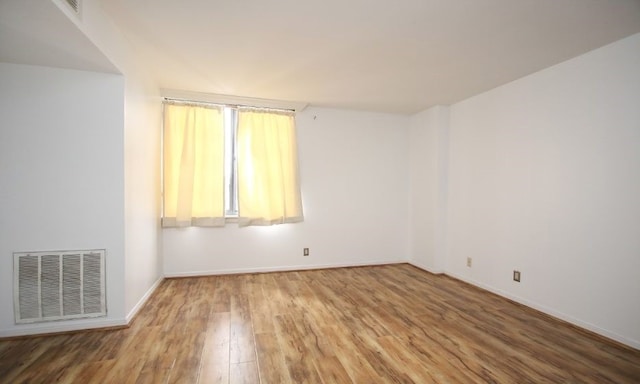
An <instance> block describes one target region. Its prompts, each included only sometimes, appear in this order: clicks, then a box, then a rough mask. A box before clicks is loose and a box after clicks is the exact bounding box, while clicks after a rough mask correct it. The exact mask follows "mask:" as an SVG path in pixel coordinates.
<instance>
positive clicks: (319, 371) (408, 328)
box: [0, 264, 640, 383]
mask: <svg viewBox="0 0 640 384" xmlns="http://www.w3.org/2000/svg"><path fill="white" fill-rule="evenodd" d="M0 382H2V383H53V382H64V383H352V382H353V383H412V382H413V383H485V382H495V383H526V382H531V383H543V382H544V383H569V382H571V383H640V351H637V350H633V349H630V348H625V347H622V346H620V345H617V344H615V343H612V342H609V341H606V340H603V339H601V338H599V337H596V336H594V335H591V334H589V333H587V332H583V331H581V330H579V329H577V328H574V327H572V326H569V325H567V324H565V323H562V322H559V321H556V320H554V319H551V318H549V317H547V316H545V315H542V314H540V313H538V312H535V311H533V310H530V309H528V308H525V307H523V306H520V305H517V304H514V303H512V302H510V301H507V300H505V299H502V298H500V297H497V296H494V295H492V294H490V293H487V292H484V291H481V290H479V289H477V288H474V287H471V286H469V285H466V284H464V283H461V282H459V281H456V280H454V279H451V278H448V277H445V276H434V275H431V274H429V273H426V272H424V271H421V270H419V269H416V268H414V267H412V266H409V265H406V264H400V265H389V266H379V267H362V268H344V269H332V270H318V271H304V272H283V273H269V274H252V275H234V276H217V277H201V278H184V279H170V280H165V281H164V282H163V283H162V284H161V286H160V287H159V288H158V290H157V292H156V294H155V295H154V296H153V297H152V298H151V299H150V301H149V302H148V304H147V305H146V306H145V307H144V308H143V309H142V311H141V312H140V314H139V315H138V317H137V318H136V319H135V321H134V322H133V324H132V326H131V327H130V328H128V329H122V330H115V331H100V332H85V333H77V334H69V335H59V336H49V337H39V338H28V339H20V340H11V341H3V342H0Z"/></svg>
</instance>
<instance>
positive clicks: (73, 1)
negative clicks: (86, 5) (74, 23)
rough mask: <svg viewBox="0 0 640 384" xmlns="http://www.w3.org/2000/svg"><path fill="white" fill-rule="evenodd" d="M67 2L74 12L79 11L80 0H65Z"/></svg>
mask: <svg viewBox="0 0 640 384" xmlns="http://www.w3.org/2000/svg"><path fill="white" fill-rule="evenodd" d="M65 1H66V3H67V4H69V6H70V7H71V9H73V11H74V12H75V13H80V1H79V0H65Z"/></svg>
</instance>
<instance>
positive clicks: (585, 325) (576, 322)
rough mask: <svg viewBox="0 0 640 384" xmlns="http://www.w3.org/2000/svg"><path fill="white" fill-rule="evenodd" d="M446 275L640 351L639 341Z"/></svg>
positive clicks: (501, 291)
mask: <svg viewBox="0 0 640 384" xmlns="http://www.w3.org/2000/svg"><path fill="white" fill-rule="evenodd" d="M444 274H445V275H447V276H449V277H452V278H454V279H456V280H460V281H462V282H465V283H467V284H471V285H473V286H475V287H478V288H480V289H483V290H485V291H489V292H491V293H493V294H496V295H498V296H502V297H504V298H506V299H509V300H511V301H514V302H516V303H518V304H522V305H524V306H526V307H529V308H531V309H534V310H536V311H539V312H542V313H544V314H546V315H548V316H551V317H554V318H556V319H559V320H562V321H564V322H567V323H569V324H571V325H573V326H575V327H577V328H581V329H583V330H585V331H587V332H591V333H594V334H596V335H597V336H601V337H603V338H605V339H609V340H610V341H613V342H617V343H620V344H624V345H625V346H627V347H631V348H634V349H637V350H640V341H638V340H633V339H629V338H627V337H624V336H621V335H619V334H617V333H615V332H611V331H609V330H606V329H603V328H600V327H598V326H596V325H594V324H591V323H588V322H585V321H582V320H580V319H576V318H575V317H573V316H570V315H567V314H565V313H562V312H559V311H556V310H554V309H552V308H549V307H547V306H544V305H541V304H539V303H536V302H533V301H530V300H527V299H524V298H522V297H520V296H517V295H512V294H510V293H508V292H505V291H503V290H501V289H498V288H495V287H493V286H491V285H487V284H483V283H480V282H478V281H476V280H473V279H468V278H466V277H464V276H462V275H458V274H455V273H451V272H445V273H444Z"/></svg>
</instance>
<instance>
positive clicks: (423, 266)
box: [407, 261, 444, 275]
mask: <svg viewBox="0 0 640 384" xmlns="http://www.w3.org/2000/svg"><path fill="white" fill-rule="evenodd" d="M407 264H409V265H412V266H414V267H416V268H418V269H422V270H423V271H426V272H429V273H432V274H434V275H442V274H444V271H443V270H441V269H432V268H429V267H427V266H425V265H423V264H420V263H416V262H415V261H407Z"/></svg>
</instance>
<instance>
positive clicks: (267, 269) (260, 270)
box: [165, 259, 407, 277]
mask: <svg viewBox="0 0 640 384" xmlns="http://www.w3.org/2000/svg"><path fill="white" fill-rule="evenodd" d="M406 262H407V261H406V260H398V259H394V260H378V261H367V262H363V263H335V264H312V265H286V266H278V267H258V268H234V269H213V270H207V271H193V272H168V273H166V272H165V277H190V276H211V275H234V274H241V273H265V272H287V271H303V270H311V269H327V268H348V267H366V266H371V265H386V264H402V263H406Z"/></svg>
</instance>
